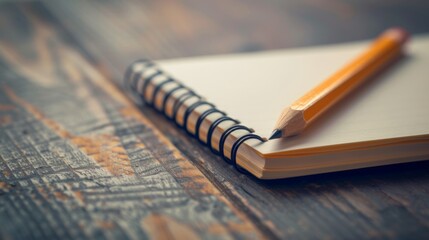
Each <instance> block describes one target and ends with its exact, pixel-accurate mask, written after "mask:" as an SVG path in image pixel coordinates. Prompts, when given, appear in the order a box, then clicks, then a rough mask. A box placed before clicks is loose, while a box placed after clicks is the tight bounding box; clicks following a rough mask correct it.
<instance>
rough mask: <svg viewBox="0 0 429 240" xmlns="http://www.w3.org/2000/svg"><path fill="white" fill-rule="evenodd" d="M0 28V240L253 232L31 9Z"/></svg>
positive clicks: (7, 17) (8, 17)
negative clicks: (0, 239)
mask: <svg viewBox="0 0 429 240" xmlns="http://www.w3.org/2000/svg"><path fill="white" fill-rule="evenodd" d="M0 22H1V25H0V34H1V35H0V37H1V38H0V119H1V120H0V206H1V207H0V226H1V228H0V238H2V239H29V238H36V239H85V238H88V239H94V238H101V239H104V238H107V239H113V238H118V239H141V238H153V239H172V238H173V239H183V238H188V239H199V238H222V239H223V238H246V239H247V238H258V236H259V237H260V236H261V235H260V232H259V230H258V229H257V228H255V227H254V225H253V224H252V222H251V221H249V220H248V219H247V217H246V215H245V214H243V213H242V211H241V210H239V209H237V208H236V207H235V206H234V205H233V204H231V202H230V201H229V200H227V199H226V198H225V197H224V196H223V195H222V194H221V192H220V191H219V190H218V189H217V188H216V187H215V186H214V185H213V184H212V183H211V182H210V181H208V179H207V178H206V177H205V176H204V175H203V174H202V173H201V172H200V171H199V170H198V169H197V168H196V167H195V166H194V165H193V164H192V162H189V161H188V160H187V159H186V158H184V157H183V155H182V154H181V153H180V152H179V151H178V150H177V149H176V148H175V147H174V146H173V145H172V144H171V143H170V142H169V141H168V140H167V139H166V138H165V137H164V136H163V135H161V134H160V133H159V131H158V130H156V129H155V128H154V125H153V124H152V123H150V122H149V121H148V120H147V118H146V117H144V116H143V115H142V114H141V113H140V112H139V110H138V109H137V108H136V107H134V105H133V104H132V103H131V102H130V101H129V100H128V99H127V98H125V97H124V96H123V95H122V93H121V92H119V91H118V89H117V88H116V87H115V86H114V85H113V84H112V83H111V82H109V81H108V80H107V79H106V78H105V77H104V76H103V75H101V74H100V73H99V72H98V71H97V69H96V68H95V67H94V66H93V65H92V64H91V62H90V61H88V59H87V58H85V57H84V56H83V55H82V54H81V53H79V52H78V51H77V50H76V48H75V47H74V46H73V45H72V44H71V42H73V41H72V40H70V39H68V38H67V36H66V35H65V34H63V33H64V32H62V30H61V29H59V28H56V27H55V26H54V25H52V24H51V23H50V21H49V18H47V15H46V14H45V12H44V10H43V8H40V4H39V3H30V4H29V3H26V4H24V6H16V5H14V4H3V5H1V6H0Z"/></svg>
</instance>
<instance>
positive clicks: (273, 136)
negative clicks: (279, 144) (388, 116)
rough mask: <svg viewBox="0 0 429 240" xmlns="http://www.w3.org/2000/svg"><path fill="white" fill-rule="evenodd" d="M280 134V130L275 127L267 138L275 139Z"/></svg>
mask: <svg viewBox="0 0 429 240" xmlns="http://www.w3.org/2000/svg"><path fill="white" fill-rule="evenodd" d="M281 136H282V131H280V130H278V129H275V130H274V131H273V133H272V134H271V137H270V138H268V140H271V139H275V138H280V137H281Z"/></svg>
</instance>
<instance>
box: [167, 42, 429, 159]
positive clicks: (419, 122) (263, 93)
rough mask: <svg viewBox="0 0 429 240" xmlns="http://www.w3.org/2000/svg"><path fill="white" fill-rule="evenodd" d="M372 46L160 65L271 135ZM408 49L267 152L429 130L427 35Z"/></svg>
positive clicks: (198, 59)
mask: <svg viewBox="0 0 429 240" xmlns="http://www.w3.org/2000/svg"><path fill="white" fill-rule="evenodd" d="M367 46H368V42H361V43H352V44H341V45H331V46H322V47H311V48H305V49H292V50H281V51H271V52H262V53H249V54H235V55H223V56H210V57H198V58H188V59H176V60H165V61H160V62H159V64H160V66H161V68H162V69H164V70H165V71H166V72H167V73H169V74H170V75H171V76H173V77H175V78H176V79H179V80H180V81H182V82H183V83H185V84H186V85H187V86H188V87H190V88H192V89H194V90H195V91H196V92H198V93H199V94H200V95H202V96H204V97H206V98H207V100H208V101H210V102H213V103H215V104H216V106H217V107H218V108H219V109H221V110H225V111H226V112H227V113H228V115H229V116H231V117H233V118H236V119H239V120H240V121H241V122H242V123H243V125H246V126H248V127H252V128H254V129H255V130H256V133H257V134H259V135H261V136H269V134H270V133H271V131H272V129H273V127H274V124H275V122H276V120H277V118H278V117H279V114H280V113H281V111H282V110H283V108H284V107H286V106H289V105H290V104H291V103H293V102H294V101H295V100H296V99H298V98H299V97H300V96H302V95H303V94H304V93H306V92H307V91H308V90H310V89H311V88H313V87H314V86H316V85H317V84H319V83H320V82H321V81H323V80H324V79H325V78H327V77H329V76H330V75H331V74H332V73H334V72H335V71H336V70H338V69H339V68H341V67H342V66H343V65H344V64H346V63H347V62H348V61H350V60H351V59H353V58H354V57H355V56H357V55H358V54H359V53H360V52H362V51H363V50H364V49H365V48H366V47H367ZM407 52H408V53H407V57H405V58H403V59H402V60H400V61H399V62H397V63H396V64H395V65H393V66H392V67H390V68H388V69H387V71H385V72H383V73H382V74H381V75H380V76H378V77H376V78H375V79H374V80H373V81H371V82H369V83H367V84H365V85H364V86H363V87H362V88H360V89H359V90H358V91H356V92H354V93H353V94H352V95H351V96H348V97H347V99H346V100H345V101H343V102H342V103H341V104H339V106H336V107H334V108H333V109H331V110H330V111H329V112H328V113H327V114H325V115H323V116H321V117H320V118H319V119H318V120H316V122H315V124H313V125H312V126H311V127H310V128H309V129H307V130H306V131H305V132H304V133H303V134H301V135H300V136H298V137H294V138H293V139H289V140H287V141H286V140H284V139H283V140H273V141H269V142H270V144H265V145H266V147H265V148H267V149H265V150H266V151H269V152H270V151H282V150H285V149H288V148H308V147H315V146H326V145H336V144H343V143H351V142H364V141H371V140H378V139H387V138H397V137H404V136H413V135H424V134H429V36H420V37H415V38H413V39H412V41H411V42H410V43H409V46H408V48H407ZM262 148H264V147H262Z"/></svg>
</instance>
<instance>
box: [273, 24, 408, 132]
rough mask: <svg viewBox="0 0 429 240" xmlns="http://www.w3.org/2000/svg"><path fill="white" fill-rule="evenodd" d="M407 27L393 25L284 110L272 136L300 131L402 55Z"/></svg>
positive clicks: (406, 37) (406, 36)
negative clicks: (351, 59) (361, 51)
mask: <svg viewBox="0 0 429 240" xmlns="http://www.w3.org/2000/svg"><path fill="white" fill-rule="evenodd" d="M407 39H408V34H407V32H406V31H404V30H403V29H400V28H391V29H388V30H386V31H385V32H383V33H382V34H381V35H380V36H379V37H378V38H377V39H376V40H375V41H374V42H373V43H372V44H371V45H370V46H369V48H368V49H367V50H366V51H365V52H363V53H362V54H361V55H359V56H358V57H357V58H355V59H354V60H353V61H351V62H350V63H349V64H347V65H345V66H344V67H343V68H342V69H340V70H339V71H337V72H336V73H334V74H333V75H332V76H331V77H329V78H327V79H326V80H325V81H323V82H322V83H321V84H320V85H318V86H316V87H315V88H313V89H312V90H311V91H309V92H308V93H306V94H305V95H304V96H302V97H301V98H300V99H298V100H297V101H295V102H294V103H293V104H292V105H291V106H289V107H287V108H286V109H284V110H283V112H282V114H281V115H280V117H279V119H278V120H277V123H276V125H275V127H274V131H273V133H272V135H271V137H270V139H274V138H279V137H288V136H293V135H297V134H299V133H301V132H302V131H303V130H304V129H305V128H306V127H307V126H308V125H309V124H310V123H311V122H312V121H314V120H315V119H316V118H317V117H319V116H320V115H322V113H323V112H325V111H326V110H327V109H328V108H329V107H331V106H332V105H334V104H335V103H336V102H338V101H339V100H341V99H342V98H343V97H344V96H346V95H347V94H348V93H350V92H351V91H352V90H353V89H355V88H356V87H358V86H359V85H361V84H362V83H363V82H365V81H366V80H367V79H369V78H370V77H371V76H373V75H374V74H376V73H377V72H379V71H380V70H381V69H382V68H383V67H385V66H387V65H388V64H389V63H392V62H393V61H394V60H395V59H396V58H398V57H399V56H400V55H401V52H402V46H403V45H404V43H405V42H406V41H407Z"/></svg>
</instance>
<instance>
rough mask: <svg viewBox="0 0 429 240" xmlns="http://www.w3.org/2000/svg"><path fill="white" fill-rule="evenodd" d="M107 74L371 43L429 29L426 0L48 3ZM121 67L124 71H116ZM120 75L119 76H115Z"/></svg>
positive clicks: (428, 4) (51, 11)
mask: <svg viewBox="0 0 429 240" xmlns="http://www.w3.org/2000/svg"><path fill="white" fill-rule="evenodd" d="M45 3H46V4H45V6H46V8H47V9H48V10H49V12H50V13H51V14H53V15H54V16H55V18H57V19H58V20H59V21H61V22H62V23H63V24H64V26H66V27H67V28H68V30H70V31H71V32H72V34H73V35H74V37H75V38H77V40H78V41H79V42H80V43H81V44H83V46H84V47H85V48H86V49H87V50H89V51H90V52H91V54H93V55H94V56H95V57H96V58H99V59H103V62H105V63H106V64H107V67H108V68H109V69H121V70H123V69H124V68H125V66H124V64H125V63H127V64H128V63H129V62H131V61H133V60H135V59H138V58H141V57H148V58H152V59H164V58H176V57H185V56H196V55H207V54H223V53H235V52H248V51H260V50H269V49H278V48H293V47H304V46H309V45H320V44H332V43H339V42H346V41H355V40H362V39H371V38H373V37H375V36H376V35H377V34H379V33H380V32H382V31H383V30H385V29H386V28H388V27H391V26H401V27H404V28H405V29H407V30H408V31H410V32H411V33H414V34H419V33H424V32H428V31H429V24H428V23H429V1H425V0H382V1H371V0H318V1H315V0H289V1H280V0H268V1H257V0H218V1H208V0H207V1H200V0H180V1H175V0H161V1H160V0H157V1H155V0H153V1H137V0H133V1H120V0H109V1H101V0H92V1H46V2H45ZM118 67H119V68H118ZM117 74H119V73H117Z"/></svg>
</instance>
